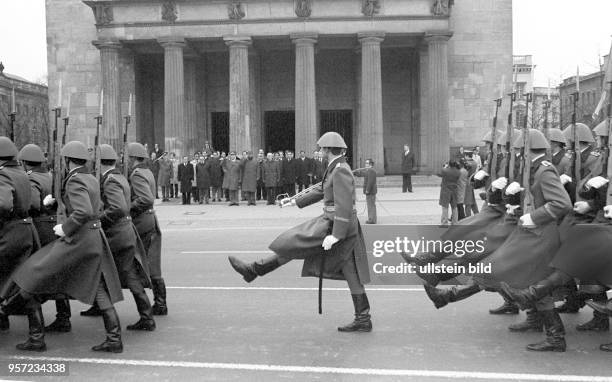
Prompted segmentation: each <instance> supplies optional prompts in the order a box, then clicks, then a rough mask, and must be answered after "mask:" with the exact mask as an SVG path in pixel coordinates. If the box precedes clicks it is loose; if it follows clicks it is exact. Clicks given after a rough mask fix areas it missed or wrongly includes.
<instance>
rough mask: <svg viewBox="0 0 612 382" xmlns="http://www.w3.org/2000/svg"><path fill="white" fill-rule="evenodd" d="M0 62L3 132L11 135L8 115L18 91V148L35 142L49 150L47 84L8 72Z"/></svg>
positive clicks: (0, 113) (16, 120)
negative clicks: (13, 96) (13, 95)
mask: <svg viewBox="0 0 612 382" xmlns="http://www.w3.org/2000/svg"><path fill="white" fill-rule="evenodd" d="M4 69H5V68H4V66H3V65H2V63H1V62H0V135H4V136H7V137H8V136H10V133H11V124H10V117H9V114H10V113H11V112H12V108H13V101H12V94H13V90H14V94H15V123H14V135H15V143H16V144H17V147H22V146H24V145H26V144H28V143H35V144H37V145H39V146H41V147H42V149H43V150H47V149H48V142H49V136H50V135H49V134H50V130H49V97H48V93H47V87H46V86H44V85H40V84H36V83H33V82H30V81H28V80H26V79H24V78H21V77H18V76H15V75H11V74H8V73H6V72H5V71H4Z"/></svg>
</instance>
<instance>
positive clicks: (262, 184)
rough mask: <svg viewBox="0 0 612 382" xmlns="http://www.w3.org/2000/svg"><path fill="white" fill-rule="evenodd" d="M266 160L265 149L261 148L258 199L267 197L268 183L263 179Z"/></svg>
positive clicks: (258, 162)
mask: <svg viewBox="0 0 612 382" xmlns="http://www.w3.org/2000/svg"><path fill="white" fill-rule="evenodd" d="M265 160H266V157H265V155H264V152H263V150H259V153H257V192H256V193H255V198H256V199H257V200H261V199H266V198H267V195H266V184H265V182H264V180H263V176H262V175H263V164H264V162H265Z"/></svg>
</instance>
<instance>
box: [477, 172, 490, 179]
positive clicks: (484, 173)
mask: <svg viewBox="0 0 612 382" xmlns="http://www.w3.org/2000/svg"><path fill="white" fill-rule="evenodd" d="M487 176H489V174H487V172H486V171H485V170H480V171H478V172H477V173H476V174H474V179H476V180H483V179H484V178H486V177H487Z"/></svg>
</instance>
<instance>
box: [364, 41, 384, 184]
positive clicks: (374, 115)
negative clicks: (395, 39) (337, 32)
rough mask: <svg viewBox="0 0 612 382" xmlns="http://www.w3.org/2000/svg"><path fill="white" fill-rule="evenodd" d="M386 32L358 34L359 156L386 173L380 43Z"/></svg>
mask: <svg viewBox="0 0 612 382" xmlns="http://www.w3.org/2000/svg"><path fill="white" fill-rule="evenodd" d="M384 36H385V35H384V33H382V32H366V33H359V35H358V38H359V42H360V43H361V108H360V118H359V124H360V126H359V128H360V130H359V156H360V157H363V160H364V161H365V160H366V159H368V158H372V160H374V167H375V168H376V171H377V172H378V173H379V174H381V175H382V174H384V150H383V115H382V76H381V68H380V43H381V42H382V41H383V38H384Z"/></svg>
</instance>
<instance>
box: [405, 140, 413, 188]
mask: <svg viewBox="0 0 612 382" xmlns="http://www.w3.org/2000/svg"><path fill="white" fill-rule="evenodd" d="M413 172H414V154H413V153H412V152H410V147H409V146H408V145H404V155H403V156H402V192H406V190H408V192H412V173H413Z"/></svg>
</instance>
